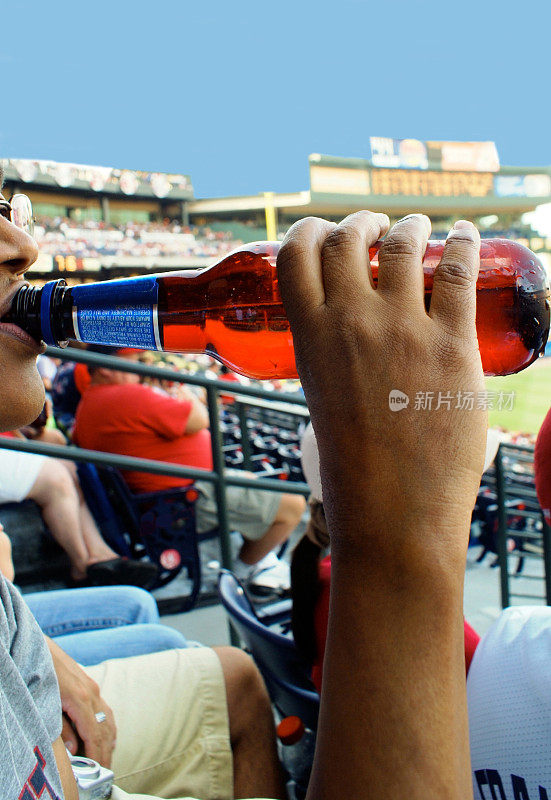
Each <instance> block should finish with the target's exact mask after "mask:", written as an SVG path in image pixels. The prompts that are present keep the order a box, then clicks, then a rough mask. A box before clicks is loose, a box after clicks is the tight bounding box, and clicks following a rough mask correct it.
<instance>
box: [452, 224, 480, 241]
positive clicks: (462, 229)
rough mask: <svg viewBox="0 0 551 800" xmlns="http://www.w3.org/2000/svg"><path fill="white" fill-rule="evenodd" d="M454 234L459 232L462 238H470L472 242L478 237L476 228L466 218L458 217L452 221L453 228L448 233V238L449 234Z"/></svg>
mask: <svg viewBox="0 0 551 800" xmlns="http://www.w3.org/2000/svg"><path fill="white" fill-rule="evenodd" d="M456 234H461V237H462V238H463V239H464V238H468V239H472V240H473V242H474V241H476V240H477V239H478V231H477V229H476V228H475V226H474V225H473V223H472V222H469V221H468V220H466V219H458V220H457V222H455V223H454V226H453V228H452V229H451V230H450V232H449V233H448V239H449V238H450V236H455V235H456Z"/></svg>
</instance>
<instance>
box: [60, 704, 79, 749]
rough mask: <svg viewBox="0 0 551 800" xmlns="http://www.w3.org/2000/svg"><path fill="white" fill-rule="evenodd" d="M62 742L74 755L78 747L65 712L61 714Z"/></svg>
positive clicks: (75, 736)
mask: <svg viewBox="0 0 551 800" xmlns="http://www.w3.org/2000/svg"><path fill="white" fill-rule="evenodd" d="M61 737H62V739H63V744H64V745H65V747H66V748H67V750H68V751H69V752H70V754H71V755H72V756H76V754H77V749H78V742H77V735H76V733H75V730H74V728H73V726H72V725H71V723H70V722H69V720H68V719H67V717H66V716H65V714H64V715H63V726H62V728H61Z"/></svg>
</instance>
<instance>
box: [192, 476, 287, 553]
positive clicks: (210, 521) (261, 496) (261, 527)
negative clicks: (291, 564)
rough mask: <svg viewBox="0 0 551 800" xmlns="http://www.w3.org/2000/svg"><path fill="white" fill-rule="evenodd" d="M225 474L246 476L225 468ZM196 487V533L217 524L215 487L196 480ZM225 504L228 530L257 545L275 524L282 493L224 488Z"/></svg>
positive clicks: (232, 487)
mask: <svg viewBox="0 0 551 800" xmlns="http://www.w3.org/2000/svg"><path fill="white" fill-rule="evenodd" d="M226 474H228V475H231V474H237V475H239V476H241V477H243V475H244V474H245V475H246V474H247V473H243V470H231V469H227V470H226ZM195 486H196V488H197V489H198V490H199V492H200V496H199V499H198V500H197V503H196V505H195V514H196V519H197V532H198V533H205V532H206V531H211V530H212V529H213V528H216V527H217V525H218V514H217V510H216V495H215V488H214V484H213V483H207V482H206V481H197V482H196V484H195ZM226 503H227V507H228V521H229V525H230V530H234V531H239V533H240V534H241V535H242V536H243V538H244V539H249V540H250V541H252V542H256V541H258V540H259V539H262V537H263V536H264V534H265V533H266V531H267V530H268V528H269V527H270V525H271V524H272V522H273V521H274V519H275V516H276V514H277V510H278V508H279V504H280V503H281V494H279V493H278V492H267V491H262V490H261V489H250V488H245V487H243V486H227V487H226Z"/></svg>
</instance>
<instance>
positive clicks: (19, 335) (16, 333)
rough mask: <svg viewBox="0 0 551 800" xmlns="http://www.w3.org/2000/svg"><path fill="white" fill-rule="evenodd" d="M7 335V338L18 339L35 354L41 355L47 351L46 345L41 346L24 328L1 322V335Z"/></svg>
mask: <svg viewBox="0 0 551 800" xmlns="http://www.w3.org/2000/svg"><path fill="white" fill-rule="evenodd" d="M2 333H4V334H6V336H10V337H11V338H12V339H18V340H19V341H20V342H22V343H23V344H25V345H27V347H29V348H31V350H34V352H35V353H37V355H38V354H40V353H43V352H44V351H45V350H46V345H45V344H44V343H42V344H39V343H38V342H36V341H35V340H34V339H33V337H32V336H31V335H30V334H29V333H27V331H24V330H23V328H20V327H19V325H15V324H14V323H13V322H2V321H1V320H0V334H2Z"/></svg>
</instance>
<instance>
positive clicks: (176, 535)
mask: <svg viewBox="0 0 551 800" xmlns="http://www.w3.org/2000/svg"><path fill="white" fill-rule="evenodd" d="M78 473H79V479H80V483H81V486H82V490H83V492H84V496H85V497H86V500H87V502H88V504H89V506H90V510H91V511H92V513H93V514H94V517H95V519H96V522H97V524H98V527H99V528H100V530H101V532H102V535H103V536H104V538H105V539H106V541H107V542H108V543H109V544H110V545H111V547H113V549H114V550H116V551H117V552H118V553H120V555H123V556H130V557H132V558H140V557H142V556H143V555H147V556H148V557H149V558H150V559H151V561H153V562H154V563H155V564H157V565H158V566H159V569H160V572H159V577H158V579H157V583H156V585H155V586H154V587H153V588H158V587H159V586H164V585H165V584H167V583H169V582H170V581H171V580H173V579H174V578H175V577H176V575H178V574H179V573H180V571H181V570H182V569H186V571H187V575H188V578H189V580H190V581H191V591H190V593H189V595H188V596H187V597H185V598H183V599H182V601H181V603H179V605H178V611H188V610H189V609H191V608H192V607H193V606H194V605H195V602H196V600H197V597H198V595H199V591H200V588H201V561H200V556H199V537H198V534H197V530H196V527H195V507H194V506H195V501H196V499H197V497H198V493H197V490H196V489H195V488H194V487H193V486H186V487H185V488H175V489H167V490H165V491H161V492H151V493H147V494H132V492H131V491H130V489H129V488H128V486H127V484H126V482H125V480H124V478H123V477H122V475H121V473H120V472H119V470H117V469H115V468H114V467H105V466H101V467H96V466H94V465H93V464H87V463H85V464H80V465H79V467H78Z"/></svg>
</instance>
